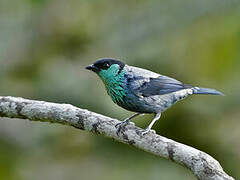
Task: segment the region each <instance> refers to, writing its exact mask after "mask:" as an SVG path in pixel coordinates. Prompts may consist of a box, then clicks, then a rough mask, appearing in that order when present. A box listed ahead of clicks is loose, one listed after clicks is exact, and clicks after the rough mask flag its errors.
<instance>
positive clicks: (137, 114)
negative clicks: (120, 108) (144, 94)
mask: <svg viewBox="0 0 240 180" xmlns="http://www.w3.org/2000/svg"><path fill="white" fill-rule="evenodd" d="M140 114H141V113H134V114H133V115H131V116H130V117H128V118H126V119H125V120H123V121H122V122H120V123H118V124H116V125H115V127H116V128H117V134H119V132H120V131H121V129H122V128H123V127H124V126H126V125H127V124H128V123H129V122H130V120H131V119H133V118H135V117H137V116H139V115H140ZM133 124H134V123H133Z"/></svg>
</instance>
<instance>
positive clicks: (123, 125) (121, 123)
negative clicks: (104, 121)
mask: <svg viewBox="0 0 240 180" xmlns="http://www.w3.org/2000/svg"><path fill="white" fill-rule="evenodd" d="M128 123H129V122H128V121H122V122H120V123H117V124H116V125H115V127H116V128H117V132H116V133H117V135H119V133H120V132H121V131H122V130H123V129H124V128H125V126H126V125H127V124H128Z"/></svg>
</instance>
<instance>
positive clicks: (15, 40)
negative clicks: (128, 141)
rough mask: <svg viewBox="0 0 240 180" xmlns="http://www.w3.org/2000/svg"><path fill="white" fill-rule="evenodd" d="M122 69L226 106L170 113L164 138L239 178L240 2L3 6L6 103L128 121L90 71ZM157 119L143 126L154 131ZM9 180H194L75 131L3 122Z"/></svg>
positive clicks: (58, 0)
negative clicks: (49, 105)
mask: <svg viewBox="0 0 240 180" xmlns="http://www.w3.org/2000/svg"><path fill="white" fill-rule="evenodd" d="M101 57H114V58H119V59H122V60H123V61H124V62H126V63H127V64H129V65H134V66H138V67H143V68H146V69H150V70H152V71H155V72H158V73H161V74H164V75H168V76H171V77H174V78H176V79H178V80H181V81H183V82H185V83H187V84H193V85H201V86H203V87H210V88H211V87H212V88H216V89H218V90H220V91H222V92H224V93H225V94H226V96H224V97H220V96H200V95H199V96H192V97H189V98H187V99H186V100H184V101H182V102H180V103H177V104H176V105H175V106H173V107H172V108H170V109H169V110H168V111H166V112H165V113H163V115H162V117H161V120H160V121H159V122H157V123H156V124H155V125H154V127H153V128H154V129H155V130H156V131H157V133H158V134H161V135H163V136H166V137H168V138H171V139H173V140H176V141H179V142H181V143H185V144H187V145H190V146H193V147H195V148H198V149H200V150H202V151H204V152H207V153H209V154H210V155H212V156H213V157H215V158H216V159H217V160H219V162H220V163H221V165H222V166H223V168H224V170H225V171H226V172H227V173H229V174H230V175H232V176H234V177H235V178H236V179H238V178H239V177H240V170H239V167H240V138H239V137H240V119H239V117H240V94H239V92H240V83H239V77H240V71H239V69H240V2H239V1H237V0H211V1H209V0H201V1H199V0H191V1H190V0H169V1H167V0H148V1H144V0H135V1H133V0H121V1H114V0H111V1H110V0H67V1H66V0H52V1H50V0H49V1H47V0H22V1H19V0H11V1H9V0H1V1H0V95H1V96H4V95H11V96H21V97H24V98H29V99H36V100H45V101H51V102H59V103H70V104H73V105H76V106H78V107H81V108H87V109H89V110H91V111H94V112H98V113H102V114H104V115H107V116H110V117H114V118H118V119H124V118H126V117H127V116H129V115H130V114H131V112H128V111H125V110H123V109H121V108H120V107H118V106H116V105H115V104H114V103H113V102H112V101H111V99H110V98H109V97H108V96H107V94H106V92H105V90H104V86H103V84H102V82H101V81H100V80H99V79H98V78H97V76H96V75H95V74H94V73H91V72H89V71H87V70H85V69H84V67H85V66H86V65H88V64H91V63H93V62H94V61H95V60H96V59H98V58H101ZM151 118H152V115H145V116H142V117H139V118H136V119H135V120H134V121H135V123H136V125H138V126H140V127H143V128H144V127H146V126H147V125H148V124H149V122H150V121H151ZM0 179H3V180H32V179H34V180H42V179H51V180H52V179H53V180H55V179H56V180H66V179H71V180H77V179H81V180H88V179H98V180H112V179H114V180H120V179H127V180H128V179H130V180H135V179H151V180H158V179H161V180H165V179H166V180H171V179H174V180H175V179H178V180H192V179H195V178H194V176H193V175H192V174H191V172H190V171H189V170H186V169H185V168H183V167H182V166H180V165H176V164H175V163H172V162H170V161H168V160H165V159H162V158H158V157H155V156H153V155H150V154H148V153H145V152H142V151H140V150H138V149H136V148H133V147H131V146H128V145H124V144H121V143H118V142H116V141H113V140H112V139H107V138H104V137H101V136H96V135H92V134H91V133H88V132H84V131H80V130H76V129H74V128H72V127H67V126H62V125H57V124H50V123H40V122H29V121H24V120H9V119H4V118H3V119H2V118H1V121H0Z"/></svg>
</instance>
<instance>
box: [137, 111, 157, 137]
mask: <svg viewBox="0 0 240 180" xmlns="http://www.w3.org/2000/svg"><path fill="white" fill-rule="evenodd" d="M160 117H161V113H157V114H156V115H155V117H154V119H153V120H152V122H151V123H150V124H149V125H148V127H147V128H146V129H145V130H144V131H143V132H142V135H145V134H147V133H148V132H149V131H153V132H154V133H156V132H155V131H154V130H151V128H152V126H153V124H154V123H155V122H156V121H157V120H158V119H159V118H160Z"/></svg>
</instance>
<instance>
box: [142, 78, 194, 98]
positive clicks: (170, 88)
mask: <svg viewBox="0 0 240 180" xmlns="http://www.w3.org/2000/svg"><path fill="white" fill-rule="evenodd" d="M189 87H190V86H188V85H184V84H183V83H181V82H180V81H177V80H175V79H172V78H168V77H166V76H159V77H158V78H150V80H149V81H148V82H147V81H146V82H144V83H143V84H142V86H140V87H139V88H138V89H137V91H138V94H139V93H140V94H142V96H144V97H148V96H153V95H163V94H168V93H172V92H176V91H179V90H182V89H186V88H189Z"/></svg>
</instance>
